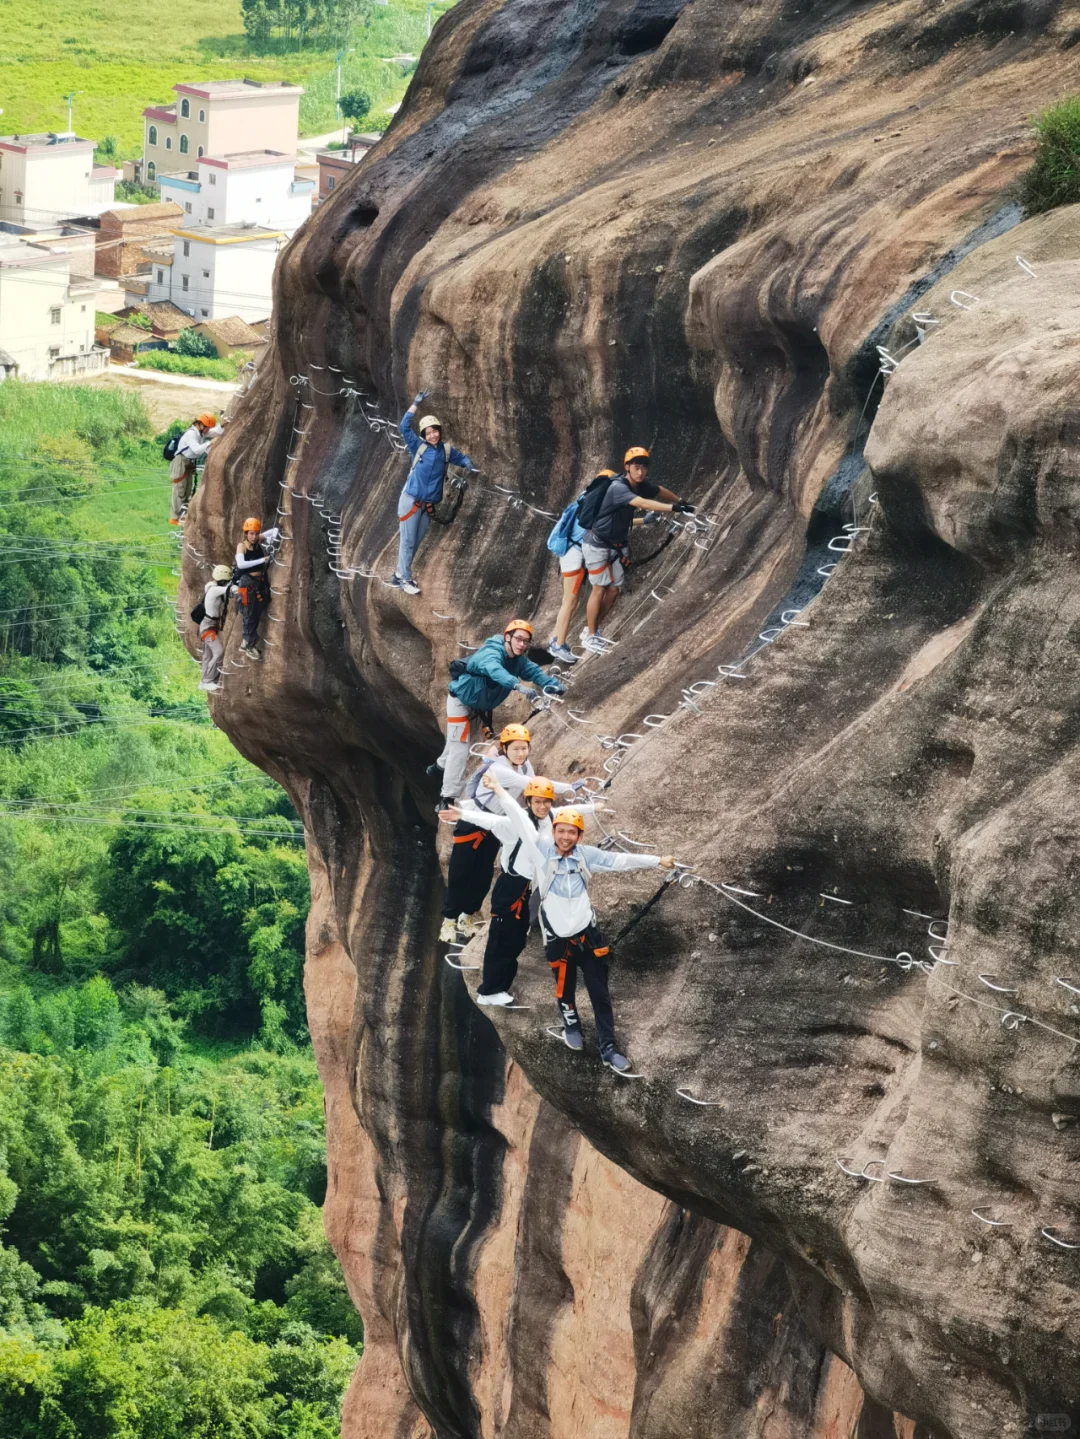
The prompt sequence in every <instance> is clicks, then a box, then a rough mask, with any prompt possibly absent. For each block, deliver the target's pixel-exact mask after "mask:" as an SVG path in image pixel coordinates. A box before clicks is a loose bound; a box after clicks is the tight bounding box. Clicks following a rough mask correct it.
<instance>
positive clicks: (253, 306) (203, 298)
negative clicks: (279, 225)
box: [146, 225, 286, 323]
mask: <svg viewBox="0 0 1080 1439" xmlns="http://www.w3.org/2000/svg"><path fill="white" fill-rule="evenodd" d="M285 238H286V237H285V234H284V232H283V231H281V230H270V229H264V228H263V227H262V226H260V225H200V226H192V228H191V229H185V230H177V231H176V233H175V237H174V239H173V253H172V263H171V264H170V265H163V264H159V263H157V262H156V261H155V262H154V263H153V264H152V265H151V272H150V278H149V284H148V285H147V290H146V298H147V300H149V301H156V300H171V301H172V302H173V304H174V305H179V306H180V308H181V309H182V310H185V311H186V312H187V313H188V314H189V315H193V316H194V317H195V319H196V320H220V319H223V318H227V317H228V316H230V315H238V316H239V317H240V319H242V320H247V321H248V322H249V323H251V322H252V321H254V320H264V319H265V318H266V317H267V315H269V313H270V309H271V305H272V302H273V279H274V266H275V265H276V264H277V256H278V251H279V249H280V248H281V246H282V244H283V243H284V241H285Z"/></svg>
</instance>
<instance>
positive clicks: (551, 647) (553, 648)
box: [548, 637, 578, 665]
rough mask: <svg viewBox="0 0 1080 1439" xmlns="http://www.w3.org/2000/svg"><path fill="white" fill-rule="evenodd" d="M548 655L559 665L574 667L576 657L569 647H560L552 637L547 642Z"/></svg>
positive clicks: (576, 660)
mask: <svg viewBox="0 0 1080 1439" xmlns="http://www.w3.org/2000/svg"><path fill="white" fill-rule="evenodd" d="M548 654H550V655H551V656H552V657H553V658H554V659H557V660H558V661H559V663H560V664H564V665H576V664H577V662H578V656H577V655H576V654H575V653H574V651H573V650H572V649H571V648H570V646H569V645H561V644H560V643H559V641H558V640H557V639H555V638H554V637H553V638H552V639H550V640H548Z"/></svg>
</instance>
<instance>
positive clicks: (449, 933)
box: [439, 919, 457, 944]
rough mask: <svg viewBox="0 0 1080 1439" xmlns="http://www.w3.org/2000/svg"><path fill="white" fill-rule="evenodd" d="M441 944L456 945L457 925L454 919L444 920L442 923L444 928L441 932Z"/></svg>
mask: <svg viewBox="0 0 1080 1439" xmlns="http://www.w3.org/2000/svg"><path fill="white" fill-rule="evenodd" d="M439 943H440V944H456V943H457V925H456V924H455V923H454V921H453V920H452V919H444V920H443V922H442V928H441V929H440V930H439Z"/></svg>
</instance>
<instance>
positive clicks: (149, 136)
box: [146, 125, 157, 145]
mask: <svg viewBox="0 0 1080 1439" xmlns="http://www.w3.org/2000/svg"><path fill="white" fill-rule="evenodd" d="M146 143H147V144H148V145H156V144H157V126H156V125H151V126H150V129H149V130H148V131H147V132H146Z"/></svg>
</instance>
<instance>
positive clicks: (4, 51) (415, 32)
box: [0, 0, 453, 156]
mask: <svg viewBox="0 0 1080 1439" xmlns="http://www.w3.org/2000/svg"><path fill="white" fill-rule="evenodd" d="M451 3H453V0H446V3H440V4H438V5H437V6H436V7H435V9H434V10H433V12H432V14H433V17H437V16H438V15H439V14H440V13H441V12H442V11H443V10H446V9H449V8H450V4H451ZM426 9H427V6H426V3H425V0H392V3H391V4H389V5H386V6H383V5H377V6H376V7H375V12H374V15H373V18H372V21H371V24H370V26H369V27H368V28H367V29H366V30H365V31H364V32H363V33H362V34H359V35H358V36H357V37H356V38H355V39H354V40H353V42H352V43H353V45H354V46H355V51H354V53H351V54H348V55H347V56H346V58H345V63H344V65H343V67H342V88H343V89H344V90H346V91H348V90H350V89H355V88H357V87H358V86H360V87H363V88H364V89H366V90H367V91H368V92H369V93H370V94H372V95H373V96H374V97H375V100H376V104H375V107H374V110H373V112H372V121H373V122H374V123H375V124H377V125H380V127H381V124H382V123H385V119H386V109H387V107H388V106H391V105H394V104H396V103H397V101H399V100H400V99H401V96H402V95H403V94H404V92H405V86H406V83H407V78H406V76H405V75H404V73H403V70H402V67H401V66H399V65H395V64H388V63H387V62H386V61H385V60H384V59H383V58H382V57H383V56H391V55H398V54H412V55H416V54H418V53H419V51H420V49H421V47H422V46H423V43H424V40H425V38H426V35H427V24H426V20H425V12H426ZM0 35H2V40H0V104H2V106H3V111H4V113H3V116H2V117H0V129H2V131H3V133H5V134H13V133H14V134H19V133H22V132H28V131H34V130H53V129H63V128H65V127H66V124H67V107H66V105H65V103H64V98H63V97H64V96H65V95H66V94H67V93H68V92H70V91H75V112H74V123H75V129H76V130H77V131H78V132H79V133H80V134H81V135H86V136H89V137H90V138H92V139H95V140H100V139H102V138H103V137H104V136H106V135H115V136H116V137H117V139H118V140H119V142H120V151H121V154H122V155H124V156H132V155H136V154H138V153H139V152H140V150H141V147H142V135H143V122H142V110H143V107H144V106H145V105H148V104H153V103H156V104H160V103H163V102H166V101H171V100H172V99H174V98H175V97H174V95H173V92H172V87H173V85H174V84H176V83H177V82H178V81H181V80H224V79H230V78H233V77H236V76H241V75H250V76H251V77H252V78H253V79H284V80H290V81H297V82H299V83H301V84H303V85H304V86H305V88H306V90H307V93H306V94H305V95H304V97H303V99H302V100H301V102H300V128H301V132H302V133H303V134H305V135H315V134H321V133H323V132H324V131H327V130H330V129H332V128H333V126H334V124H335V123H336V120H335V113H334V94H335V85H336V72H335V70H334V68H333V66H334V55H333V52H332V51H322V52H318V53H313V52H311V51H304V52H302V53H300V54H296V53H292V54H288V55H253V54H251V53H250V51H249V49H248V43H247V37H246V36H245V35H244V30H243V25H242V23H241V17H240V4H239V0H220V3H215V0H178V3H176V4H173V5H167V6H163V5H160V4H151V3H149V0H129V3H127V4H125V5H119V4H96V5H95V4H91V5H85V4H82V3H80V0H54V3H53V4H51V5H48V6H45V7H44V8H43V7H42V6H41V5H39V4H34V3H31V0H0ZM380 115H381V116H382V120H381V121H380V120H379V117H380Z"/></svg>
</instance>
